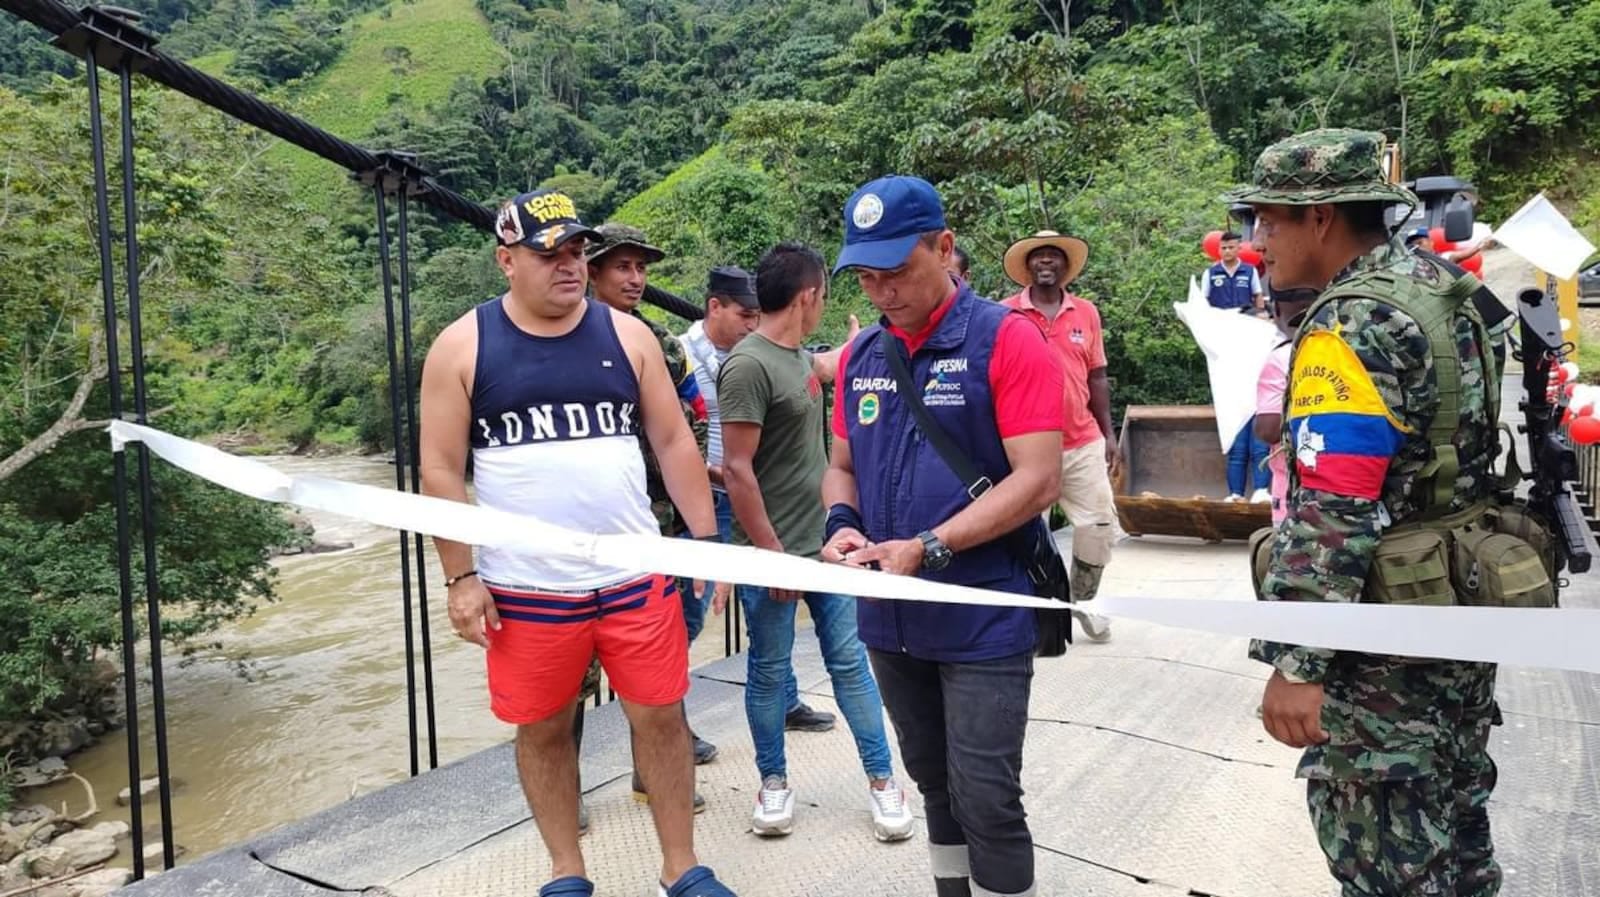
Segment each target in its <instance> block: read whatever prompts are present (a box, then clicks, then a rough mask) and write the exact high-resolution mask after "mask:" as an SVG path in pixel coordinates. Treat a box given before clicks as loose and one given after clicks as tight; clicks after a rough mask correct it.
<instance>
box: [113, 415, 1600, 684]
mask: <svg viewBox="0 0 1600 897" xmlns="http://www.w3.org/2000/svg"><path fill="white" fill-rule="evenodd" d="M111 442H112V447H113V450H115V451H122V450H123V448H124V446H125V445H126V444H127V443H128V442H142V443H144V445H145V446H147V447H148V448H149V449H150V451H152V452H154V453H155V454H156V455H158V456H160V457H162V458H164V459H166V460H167V461H168V462H169V463H171V464H173V465H174V466H177V467H180V468H182V469H184V470H186V471H188V472H189V473H192V474H194V475H195V476H198V477H201V478H202V479H206V480H210V481H211V482H213V483H216V484H218V485H220V486H224V487H227V488H229V489H232V490H234V491H236V492H240V493H243V494H245V495H248V496H251V497H252V498H258V499H261V500H263V501H272V502H284V503H288V504H293V505H298V506H300V507H303V508H315V509H317V510H322V511H327V512H329V513H333V514H338V515H340V516H343V517H351V518H355V519H358V520H363V521H366V522H368V523H373V524H377V525H379V526H386V527H390V528H393V529H401V530H407V531H410V532H414V533H423V534H425V535H430V536H438V537H440V538H443V539H449V540H452V541H456V542H463V543H466V544H470V545H493V546H496V547H499V548H508V549H514V550H518V551H527V552H536V553H539V554H543V555H547V556H549V555H553V556H556V557H561V558H565V559H568V560H576V561H581V562H587V563H595V564H607V565H611V566H616V567H623V568H628V569H634V570H648V571H652V572H658V573H666V574H671V575H674V576H683V577H688V578H692V579H708V580H718V581H727V582H738V583H745V584H748V585H759V586H766V587H768V588H785V589H803V590H805V591H812V592H836V593H841V594H846V595H858V596H861V597H864V598H884V599H890V600H898V601H931V602H939V603H951V604H977V605H985V606H989V607H1032V608H1045V609H1057V610H1059V609H1060V608H1061V605H1060V604H1059V603H1058V602H1054V601H1047V600H1044V599H1040V598H1034V597H1032V596H1028V595H1016V594H1012V593H1009V592H994V591H989V590H987V589H975V588H971V587H969V586H958V585H949V584H946V583H937V582H930V581H928V580H924V579H918V578H915V577H910V576H896V575H893V574H889V573H880V572H877V571H873V570H861V569H857V568H854V567H844V566H840V565H837V564H824V563H822V562H820V561H813V560H809V559H807V558H801V557H794V556H792V555H785V554H778V553H776V552H771V551H764V550H762V549H758V548H747V547H738V546H732V545H721V544H714V543H709V542H700V541H695V540H689V539H668V538H663V537H661V536H655V535H596V534H588V533H578V532H574V531H572V530H568V529H563V528H561V527H556V526H551V525H550V524H548V523H544V522H542V521H540V520H538V519H536V518H533V517H528V516H524V515H521V514H511V513H507V512H504V511H496V510H491V509H489V508H483V507H479V506H476V505H469V504H463V503H461V502H454V501H447V500H445V499H440V498H432V497H429V496H425V495H412V494H410V493H406V492H398V491H395V490H390V489H380V488H378V487H376V486H363V485H359V484H355V483H347V482H344V481H341V480H330V479H326V478H323V477H310V476H289V475H286V474H283V473H281V472H279V471H277V470H275V469H273V468H272V467H270V466H269V465H267V464H263V463H261V462H260V461H252V460H249V459H246V458H239V457H235V456H233V455H229V454H227V453H226V452H222V451H219V450H217V449H214V448H212V447H210V446H206V445H201V444H200V443H198V442H192V441H190V440H187V439H182V438H180V437H177V436H173V435H172V434H170V433H164V432H162V431H160V430H156V429H152V428H150V427H143V426H139V425H137V424H130V423H127V422H124V421H113V422H112V423H111ZM1074 607H1075V608H1077V609H1080V610H1082V611H1084V612H1086V613H1098V614H1105V615H1108V616H1114V617H1123V618H1127V619H1135V620H1143V621H1145V622H1149V623H1158V624H1161V625H1164V626H1176V627H1180V628H1184V629H1198V630H1202V631H1205V632H1213V633H1217V634H1219V635H1228V636H1240V637H1246V638H1261V639H1267V640H1269V641H1276V642H1286V643H1289V644H1296V645H1311V646H1316V647H1321V648H1332V649H1336V650H1341V651H1360V652H1365V653H1371V654H1398V655H1406V656H1411V657H1431V658H1443V659H1449V660H1473V661H1482V662H1486V663H1508V664H1515V665H1519V666H1530V667H1546V668H1549V669H1560V670H1576V671H1580V672H1589V673H1600V610H1579V609H1570V608H1563V609H1559V610H1531V609H1522V608H1488V607H1448V608H1439V607H1403V606H1392V605H1376V604H1323V603H1309V602H1287V601H1255V600H1239V601H1217V600H1201V599H1192V598H1132V597H1114V596H1105V597H1101V598H1098V599H1096V600H1094V601H1090V602H1087V603H1084V604H1079V605H1074Z"/></svg>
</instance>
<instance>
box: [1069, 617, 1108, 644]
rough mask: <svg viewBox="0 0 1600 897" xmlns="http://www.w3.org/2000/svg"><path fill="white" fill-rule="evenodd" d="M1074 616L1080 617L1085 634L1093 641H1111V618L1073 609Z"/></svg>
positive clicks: (1079, 622) (1079, 621) (1079, 620)
mask: <svg viewBox="0 0 1600 897" xmlns="http://www.w3.org/2000/svg"><path fill="white" fill-rule="evenodd" d="M1073 616H1075V617H1077V618H1078V624H1079V625H1080V626H1082V627H1083V634H1084V635H1087V636H1088V637H1089V641H1091V642H1099V643H1105V642H1109V641H1111V618H1110V617H1102V616H1100V615H1099V614H1086V613H1082V612H1080V611H1073Z"/></svg>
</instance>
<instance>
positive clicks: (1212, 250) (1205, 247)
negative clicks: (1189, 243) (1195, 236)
mask: <svg viewBox="0 0 1600 897" xmlns="http://www.w3.org/2000/svg"><path fill="white" fill-rule="evenodd" d="M1200 249H1201V251H1202V252H1204V253H1205V254H1206V258H1209V259H1211V260H1212V261H1213V262H1220V261H1222V231H1220V230H1214V231H1212V232H1210V233H1208V234H1206V236H1205V239H1203V240H1201V241H1200Z"/></svg>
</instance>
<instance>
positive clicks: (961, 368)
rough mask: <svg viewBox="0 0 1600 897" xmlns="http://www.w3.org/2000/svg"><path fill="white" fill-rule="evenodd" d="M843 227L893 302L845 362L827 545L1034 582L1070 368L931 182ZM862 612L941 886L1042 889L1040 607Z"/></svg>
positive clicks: (883, 299)
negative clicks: (959, 261)
mask: <svg viewBox="0 0 1600 897" xmlns="http://www.w3.org/2000/svg"><path fill="white" fill-rule="evenodd" d="M844 224H845V242H844V249H843V251H841V252H840V254H839V260H838V263H837V264H836V265H835V266H834V270H835V272H836V273H837V272H838V271H840V270H843V269H846V268H851V269H854V270H855V272H856V277H857V278H858V279H859V280H860V283H861V287H862V290H863V291H865V292H866V294H867V297H868V298H869V299H871V300H872V304H873V305H874V306H875V307H876V308H877V309H878V311H880V312H881V313H882V317H881V318H880V319H879V321H878V323H877V325H876V326H873V327H869V328H867V329H866V330H864V331H862V333H861V334H860V335H859V336H858V337H857V338H856V339H855V340H853V341H852V342H851V343H850V345H849V346H848V347H847V348H846V350H845V352H844V353H843V356H842V358H841V359H840V364H839V377H838V379H837V381H836V382H835V401H834V407H833V415H834V417H833V432H834V436H835V438H834V441H833V450H832V457H831V458H830V461H829V467H828V470H827V473H826V474H824V476H823V481H822V498H823V503H824V504H826V505H828V521H827V527H826V537H825V544H824V547H823V549H822V557H823V559H824V560H827V561H831V562H834V563H844V564H850V565H853V566H859V567H868V566H876V567H878V568H880V569H883V570H886V571H888V572H891V573H898V574H902V575H910V576H920V577H922V578H925V579H929V580H933V581H937V582H951V583H961V584H967V585H979V586H983V587H985V588H989V589H997V590H1001V591H1008V592H1016V593H1018V594H1031V588H1030V586H1029V583H1028V578H1027V574H1026V572H1025V571H1024V568H1023V564H1022V560H1021V559H1020V557H1018V555H1017V554H1016V553H1015V552H1014V551H1013V550H1012V547H1011V545H1010V544H1009V543H1008V541H1007V540H1006V537H1007V536H1009V535H1010V534H1011V533H1013V532H1015V531H1016V530H1018V529H1020V528H1022V527H1023V526H1026V525H1029V524H1032V523H1034V522H1035V521H1036V520H1037V519H1038V515H1040V514H1042V513H1043V512H1044V511H1045V510H1046V509H1047V508H1049V507H1050V506H1051V505H1052V504H1054V503H1055V501H1056V499H1057V497H1058V495H1059V492H1060V484H1061V426H1062V415H1061V395H1062V391H1063V389H1064V388H1065V386H1064V380H1063V376H1064V375H1063V374H1062V371H1061V368H1060V366H1059V364H1058V363H1057V362H1056V360H1055V357H1054V355H1053V354H1052V353H1051V351H1050V349H1049V347H1048V346H1047V345H1046V344H1045V341H1044V337H1043V335H1042V334H1040V332H1039V328H1038V327H1035V326H1034V325H1033V324H1032V323H1031V322H1029V321H1028V319H1027V318H1024V317H1023V316H1021V315H1019V314H1015V313H1014V312H1012V311H1011V310H1010V309H1008V308H1006V307H1004V306H1002V305H998V304H995V303H992V302H986V301H983V300H981V299H979V298H978V296H977V295H975V294H974V293H973V292H972V290H971V289H970V288H969V287H967V285H966V284H965V283H962V282H960V281H958V280H957V279H955V278H954V277H953V276H952V275H951V274H950V273H949V263H950V256H951V253H952V248H953V246H954V241H955V237H954V235H953V234H952V233H951V232H950V231H949V230H948V229H947V228H946V227H945V220H944V209H943V205H942V203H941V202H940V199H939V194H938V192H937V191H935V190H934V189H933V187H932V185H930V184H929V183H928V182H926V181H924V180H921V179H920V178H914V177H901V176H891V177H886V178H880V179H878V180H876V181H873V182H871V183H869V184H867V185H866V186H864V187H862V188H861V189H860V190H857V191H856V193H855V195H854V196H852V197H851V198H850V201H849V203H848V204H847V205H846V206H845V211H844ZM889 352H896V353H900V354H901V357H902V358H903V359H904V360H905V362H906V367H907V368H908V369H909V374H910V383H912V384H917V385H916V386H915V387H913V388H915V389H917V390H918V392H919V393H920V395H921V397H922V403H923V404H924V405H925V406H926V407H927V409H928V412H929V414H930V415H931V417H932V418H933V421H934V423H936V424H937V425H938V426H939V427H940V428H941V429H943V430H944V431H945V432H946V433H947V434H948V435H949V437H950V438H951V439H952V440H953V441H954V443H955V444H956V445H957V446H958V447H960V449H961V450H962V451H963V452H964V453H965V454H966V455H967V456H968V458H969V459H970V461H971V463H972V464H973V465H974V466H976V467H977V468H978V469H979V470H981V471H983V472H984V474H985V476H986V477H987V478H988V479H989V480H990V481H991V482H992V484H993V485H992V486H991V487H990V488H988V489H987V491H978V495H979V497H978V498H977V499H973V498H972V497H971V496H970V495H969V489H968V484H967V483H963V482H962V481H961V480H960V478H958V477H957V475H956V474H955V472H954V471H952V470H951V469H950V467H949V466H948V465H946V464H945V462H944V461H943V460H942V459H941V458H940V457H939V455H938V453H937V452H936V451H935V450H934V448H933V447H932V445H931V444H930V442H929V440H928V439H927V438H926V436H925V435H924V434H919V433H918V432H917V425H916V422H915V419H914V418H913V417H912V414H911V411H910V410H909V406H908V405H907V404H906V402H904V401H902V397H901V387H900V386H899V382H898V381H897V378H896V377H895V375H894V373H893V369H892V368H891V367H890V363H889V360H888V355H887V353H889ZM974 491H977V490H974ZM857 621H858V624H859V629H860V633H861V640H862V641H863V642H865V643H866V645H867V648H868V651H869V658H870V660H871V663H872V669H873V673H874V674H875V675H876V676H877V679H878V687H879V690H880V692H881V694H882V697H883V703H884V707H885V709H887V710H888V712H889V719H890V721H891V722H892V723H893V724H894V728H895V733H896V735H897V736H898V738H899V741H900V752H901V755H902V757H903V759H904V762H905V766H906V770H907V771H908V772H909V773H910V774H911V777H912V778H913V779H914V780H915V781H916V783H917V787H918V788H919V789H921V791H922V795H923V801H924V805H925V808H926V810H927V819H928V842H929V851H930V854H931V865H932V871H933V876H934V882H935V887H936V893H937V895H938V897H991V895H1011V894H1033V893H1034V878H1033V838H1032V835H1031V834H1030V833H1029V831H1028V823H1027V817H1026V814H1025V813H1024V812H1023V809H1022V783H1021V770H1022V741H1023V734H1024V732H1025V730H1026V728H1027V720H1028V694H1029V690H1030V687H1031V685H1032V680H1033V651H1034V643H1035V641H1036V639H1037V630H1036V628H1035V626H1034V617H1033V611H1032V610H1027V609H1020V608H1004V607H978V606H971V605H952V604H935V603H925V602H902V601H871V600H864V601H861V602H859V603H858V605H857Z"/></svg>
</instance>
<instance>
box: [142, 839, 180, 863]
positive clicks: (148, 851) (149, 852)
mask: <svg viewBox="0 0 1600 897" xmlns="http://www.w3.org/2000/svg"><path fill="white" fill-rule="evenodd" d="M188 852H189V848H187V847H184V846H183V845H182V844H174V845H172V858H173V859H174V860H176V859H177V858H179V857H181V856H183V855H184V854H186V853H188ZM163 861H164V860H163V858H162V856H161V833H160V832H154V833H152V837H150V838H149V839H148V840H146V841H145V845H144V864H145V865H146V866H154V867H156V868H157V869H159V868H161V864H162V862H163Z"/></svg>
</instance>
